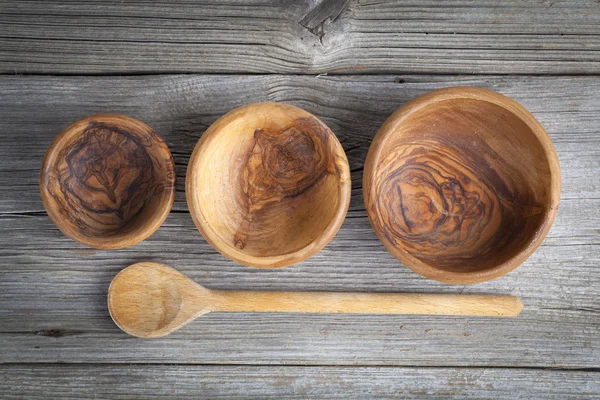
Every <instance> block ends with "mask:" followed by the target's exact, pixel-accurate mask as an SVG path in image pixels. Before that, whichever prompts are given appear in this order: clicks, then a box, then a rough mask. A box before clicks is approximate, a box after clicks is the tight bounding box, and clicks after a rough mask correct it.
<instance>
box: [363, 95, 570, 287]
mask: <svg viewBox="0 0 600 400" xmlns="http://www.w3.org/2000/svg"><path fill="white" fill-rule="evenodd" d="M363 187H364V200H365V206H366V209H367V212H368V215H369V219H370V221H371V224H372V225H373V228H374V229H375V232H376V233H377V235H378V236H379V238H380V240H381V241H382V242H383V244H384V245H385V247H386V248H387V249H388V251H390V252H391V253H392V254H393V255H394V256H395V257H396V258H397V259H398V260H399V261H400V262H402V263H403V264H404V265H406V266H407V267H409V268H411V269H412V270H414V271H415V272H418V273H420V274H421V275H423V276H426V277H429V278H433V279H436V280H439V281H443V282H449V283H463V284H465V283H474V282H481V281H485V280H489V279H493V278H496V277H499V276H501V275H504V274H506V273H507V272H509V271H511V270H513V269H514V268H516V267H517V266H519V265H520V264H521V263H522V262H523V261H525V259H527V257H529V256H530V255H531V254H532V253H533V252H534V251H535V249H536V248H537V247H538V246H539V245H540V244H541V243H542V241H543V239H544V238H545V236H546V234H547V233H548V231H549V229H550V226H551V225H552V222H553V221H554V218H555V216H556V212H557V210H558V203H559V198H560V187H561V182H560V168H559V164H558V158H557V156H556V152H555V150H554V147H553V145H552V142H551V141H550V139H549V137H548V134H547V133H546V131H545V130H544V128H543V127H542V126H541V125H540V123H539V122H537V120H536V119H535V118H534V117H533V116H532V115H531V114H530V113H529V112H528V111H527V110H525V108H523V107H522V106H521V105H519V104H518V103H516V102H515V101H513V100H511V99H509V98H507V97H504V96H502V95H501V94H499V93H496V92H493V91H491V90H487V89H480V88H474V87H454V88H448V89H441V90H437V91H433V92H430V93H426V94H424V95H422V96H420V97H418V98H416V99H414V100H413V101H410V102H409V103H407V104H405V105H404V106H403V107H401V108H400V109H399V110H397V111H396V112H395V113H394V114H392V116H390V117H389V119H388V120H387V121H386V122H385V123H384V124H383V126H382V127H381V128H380V130H379V132H378V133H377V135H376V136H375V139H374V140H373V143H372V145H371V147H370V150H369V154H368V156H367V160H366V163H365V171H364V176H363Z"/></svg>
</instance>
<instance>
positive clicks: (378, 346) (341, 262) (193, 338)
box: [0, 75, 600, 397]
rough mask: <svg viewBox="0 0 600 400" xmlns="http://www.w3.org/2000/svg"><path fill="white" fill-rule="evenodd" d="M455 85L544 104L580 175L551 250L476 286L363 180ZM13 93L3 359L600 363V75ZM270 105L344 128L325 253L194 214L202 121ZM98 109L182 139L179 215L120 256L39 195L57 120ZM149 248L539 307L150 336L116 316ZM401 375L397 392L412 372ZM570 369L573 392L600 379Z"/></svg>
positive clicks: (225, 285)
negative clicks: (374, 205)
mask: <svg viewBox="0 0 600 400" xmlns="http://www.w3.org/2000/svg"><path fill="white" fill-rule="evenodd" d="M456 85H463V86H464V85H467V86H480V87H487V88H490V89H493V90H495V91H498V92H500V93H502V94H505V95H507V96H509V97H511V98H514V99H515V100H517V101H518V102H519V103H521V104H522V105H523V106H525V107H526V108H527V109H528V110H530V111H531V112H532V113H533V114H534V116H535V117H536V119H538V120H539V121H540V123H541V124H542V125H543V126H544V127H545V128H546V129H547V130H548V132H549V135H550V137H551V139H552V141H553V143H554V145H555V147H556V150H557V153H558V155H559V159H560V162H561V167H562V173H563V191H562V196H561V205H560V208H559V212H558V215H557V219H556V222H555V223H554V225H553V226H552V229H551V230H550V232H549V234H548V236H547V238H546V240H545V241H544V243H543V244H542V246H541V247H540V248H539V249H538V250H537V251H536V253H534V255H533V256H532V257H531V258H529V259H528V260H527V261H526V262H525V263H524V264H523V265H522V266H521V267H520V268H517V269H516V270H514V271H512V272H510V273H509V274H507V275H505V276H503V277H502V278H500V279H496V280H493V281H488V282H484V283H479V284H475V285H470V286H451V285H447V284H442V283H436V282H433V281H431V280H427V279H423V278H422V277H420V276H419V275H417V274H415V273H413V272H412V271H410V270H409V269H407V268H404V267H402V266H401V265H399V264H398V262H397V260H396V259H395V258H394V257H393V256H391V255H390V254H389V253H388V252H387V251H386V250H385V248H384V247H383V245H382V244H381V243H380V242H379V240H378V238H377V237H376V235H375V233H374V232H373V229H372V228H371V226H370V224H369V221H368V218H367V214H366V211H365V209H364V205H363V200H362V193H361V178H362V172H363V168H362V167H363V164H364V161H365V157H366V154H367V150H368V148H369V144H370V143H371V141H372V139H373V136H374V135H375V132H376V131H377V129H378V127H380V126H381V125H382V124H383V123H384V121H385V119H386V118H387V117H388V116H389V115H390V114H391V113H392V112H393V111H394V110H395V109H397V108H398V106H400V105H401V104H403V103H404V102H406V101H408V100H410V99H411V98H413V97H415V96H417V95H420V94H422V93H425V92H427V91H429V90H433V89H438V88H442V87H447V86H456ZM0 93H2V95H1V96H0V128H1V129H0V187H2V188H3V190H2V191H0V225H1V226H2V229H0V242H1V243H2V244H3V245H2V246H0V265H1V268H0V304H1V307H0V348H1V349H2V351H1V352H0V361H1V362H4V363H26V362H32V363H39V362H50V363H56V362H64V363H123V364H129V363H175V364H182V363H183V364H186V365H185V366H173V370H175V369H178V370H180V371H184V370H185V369H186V368H197V367H193V366H192V365H190V364H194V363H202V364H224V363H226V364H270V365H273V366H274V367H273V368H279V367H281V365H282V364H286V365H290V368H294V367H293V365H299V364H301V365H314V364H320V365H327V364H336V365H361V364H364V365H386V366H388V368H389V366H407V367H411V366H427V368H425V369H421V370H420V371H426V370H428V369H429V368H431V367H435V366H448V367H451V366H463V367H466V366H472V367H486V366H493V367H502V366H505V367H507V366H510V367H533V368H555V369H560V368H563V369H564V368H569V369H571V368H592V369H593V368H599V367H600V365H599V363H598V360H600V343H599V338H600V335H599V332H600V324H599V319H598V310H600V296H599V295H598V289H597V288H599V287H600V269H598V268H597V265H600V236H599V235H598V232H597V230H598V229H599V227H600V190H599V189H600V185H599V184H598V179H597V176H598V173H597V172H598V171H600V131H599V127H600V124H598V115H599V109H598V104H600V81H599V80H598V78H597V77H527V76H521V77H517V76H485V77H481V76H446V75H439V76H437V75H434V76H406V75H402V76H343V77H342V76H340V77H332V76H322V77H318V78H317V77H311V76H193V75H190V76H132V77H44V76H28V77H22V76H3V77H0ZM255 101H280V102H289V103H292V104H295V105H297V106H300V107H302V108H303V109H306V110H308V111H309V112H311V113H313V114H315V115H317V116H318V117H319V118H321V119H322V120H323V121H324V122H325V123H327V125H328V126H329V127H331V128H332V130H333V131H334V132H335V133H336V135H337V136H338V137H339V139H340V142H341V143H342V145H343V146H344V148H345V150H346V154H347V157H348V160H349V163H350V168H351V171H352V182H353V191H352V199H351V205H350V212H349V214H348V217H347V218H346V220H345V222H344V224H343V226H342V228H341V229H340V231H339V232H338V234H337V235H336V237H335V238H334V239H333V240H332V241H331V242H330V244H329V245H328V246H326V247H325V248H324V249H323V250H322V251H321V252H319V253H318V254H317V255H315V256H314V257H311V258H310V259H308V260H306V261H304V262H302V263H300V264H298V265H296V266H293V267H289V268H284V269H279V270H263V269H254V268H248V267H245V266H242V265H238V264H236V263H233V262H231V261H229V260H228V259H226V258H225V257H222V256H221V255H220V254H218V253H217V252H216V251H214V250H213V249H212V247H211V246H210V245H208V244H207V243H206V242H205V241H204V240H203V239H202V237H201V236H200V235H199V234H198V231H197V229H196V227H195V226H194V223H193V221H192V219H191V217H190V215H189V214H188V213H187V206H186V201H185V196H184V191H183V189H184V185H183V182H184V178H185V171H186V166H187V164H188V159H189V156H190V154H191V151H192V149H193V148H194V145H195V144H196V142H197V141H198V139H199V138H200V136H201V134H202V132H203V131H204V130H205V129H207V128H208V127H209V126H210V125H211V124H212V123H213V122H214V121H215V120H216V119H218V118H219V117H220V116H221V115H223V114H224V113H226V112H227V111H229V110H231V109H233V108H236V107H239V106H242V105H243V104H245V103H249V102H255ZM94 112H122V113H126V114H128V115H132V116H134V117H136V118H138V119H140V120H143V121H145V122H147V123H148V124H149V125H150V126H152V127H153V128H154V129H155V130H156V131H157V132H159V133H160V135H161V136H162V137H163V138H164V139H165V141H166V142H167V143H168V145H169V148H170V149H171V150H172V153H173V156H174V159H175V162H176V165H177V171H178V175H179V176H178V178H179V179H178V181H179V183H178V191H177V198H176V201H175V204H174V212H172V213H171V214H170V216H169V217H168V218H167V220H166V221H165V224H163V226H162V227H161V228H160V229H159V230H158V231H157V232H156V233H155V234H154V235H152V236H151V237H150V238H149V239H148V240H145V241H144V242H141V243H139V244H138V245H136V246H132V247H130V248H127V249H124V250H119V251H117V252H114V251H97V250H93V249H85V248H83V247H81V246H80V245H78V244H77V243H74V242H73V241H71V240H70V239H69V238H67V237H65V236H64V235H63V234H62V233H61V232H59V231H58V230H57V229H56V227H55V226H54V225H53V224H52V222H51V221H50V219H49V218H48V217H47V216H46V215H45V213H44V211H43V206H42V203H41V200H40V198H39V192H38V182H37V178H38V177H37V174H38V172H39V164H40V160H41V159H42V158H43V155H44V152H45V150H46V148H47V147H48V145H49V144H50V143H51V141H52V139H53V138H54V136H55V135H56V132H58V131H60V130H61V129H62V128H63V127H64V126H67V125H68V124H69V123H70V122H72V121H75V120H77V119H79V118H81V117H83V116H85V115H89V114H91V113H94ZM148 259H150V260H153V261H157V262H162V263H166V264H170V265H176V266H177V269H178V270H179V271H181V272H182V273H184V274H185V275H186V276H189V277H190V278H192V279H194V280H195V281H197V282H198V283H200V284H202V285H203V286H205V287H208V288H211V289H224V290H285V291H309V290H318V291H357V292H373V291H375V292H414V293H433V292H439V293H449V294H450V293H456V294H458V293H461V292H462V293H463V294H478V293H490V294H498V295H502V294H509V295H515V296H519V297H520V298H522V300H523V303H524V304H525V306H526V308H525V310H524V311H523V313H522V314H521V315H520V316H519V318H517V319H501V320H497V319H488V318H484V319H483V320H482V319H477V318H468V317H443V318H439V317H437V318H432V317H427V316H415V315H413V316H348V315H336V316H322V315H289V314H288V315H281V314H279V315H272V314H235V315H231V314H223V313H214V314H208V315H206V316H204V317H203V319H202V322H201V323H198V324H195V325H193V326H189V327H186V328H183V329H182V330H180V331H178V332H176V333H174V334H173V335H171V336H169V337H166V338H162V339H156V340H153V341H143V340H142V341H140V340H137V339H135V338H130V337H128V336H127V335H126V334H124V333H122V332H121V331H120V330H119V329H118V328H117V327H116V326H115V325H114V323H113V321H112V320H111V319H110V316H109V314H108V310H107V306H106V293H107V290H108V287H109V284H110V282H111V279H112V278H113V277H114V276H115V274H117V273H118V271H120V270H121V269H122V268H123V267H124V266H126V265H129V264H132V263H135V262H138V261H141V260H148ZM73 304H77V308H76V309H75V308H74V307H73ZM123 367H124V368H126V366H125V365H123ZM7 368H15V366H14V364H11V365H10V367H9V366H7ZM52 368H58V367H57V366H56V365H53V366H52V367H51V369H52ZM199 368H201V367H199ZM243 368H246V367H243ZM384 369H385V368H384ZM409 370H410V369H409ZM461 370H462V368H461ZM492 370H496V369H495V368H493V369H492ZM242 371H243V369H242ZM415 371H416V369H415ZM473 371H477V372H473V376H475V375H477V374H478V373H479V371H481V369H479V368H474V369H473ZM511 371H514V369H510V370H507V373H508V375H507V378H506V380H504V381H502V382H508V381H510V377H511V376H513V375H511V374H514V373H515V372H511ZM557 372H560V371H557ZM240 373H241V374H243V372H240ZM561 373H562V372H561ZM173 374H176V373H175V372H174V373H173ZM487 374H490V372H488V373H487ZM564 374H565V375H561V377H563V376H567V375H568V374H573V376H576V374H577V373H576V372H564ZM589 374H597V373H595V372H589ZM482 376H483V377H485V376H487V375H486V374H483V375H482ZM586 376H587V375H586ZM592 376H595V375H592ZM157 379H158V378H157ZM382 379H384V378H382ZM490 379H491V380H492V381H493V378H490ZM540 379H542V378H540ZM582 379H583V378H582ZM389 380H390V382H389V383H388V385H391V386H390V387H394V386H393V385H394V384H397V383H398V382H400V381H401V380H398V379H394V378H393V377H390V378H389ZM564 381H565V386H564V387H563V389H562V390H565V391H567V390H569V389H568V388H569V387H570V388H571V390H576V389H578V388H585V387H586V386H585V385H586V384H588V383H581V384H580V385H576V383H571V385H573V386H571V385H567V383H566V382H570V381H567V378H564ZM583 381H585V382H592V381H591V380H589V379H588V378H585V379H583ZM583 381H582V382H583ZM38 382H39V381H38ZM475 382H479V381H478V380H476V381H475ZM73 383H74V384H82V385H83V384H84V383H82V380H79V379H77V378H73ZM557 383H559V382H558V381H557ZM31 384H32V385H35V382H32V383H31ZM492 384H493V383H492ZM131 385H132V384H125V385H124V387H127V386H129V387H131ZM506 385H508V383H506ZM524 385H526V384H524ZM496 386H497V388H496V390H500V386H502V385H501V384H500V383H499V384H498V385H496ZM315 387H318V386H315ZM550 387H554V386H550ZM538 388H539V389H541V388H542V386H541V385H540V386H536V385H533V386H530V389H529V390H534V389H538ZM21 390H25V388H22V389H21ZM222 390H225V389H222ZM549 390H550V389H549ZM17 392H18V390H17ZM524 393H525V395H524V396H526V393H527V392H524ZM575 393H579V392H575ZM507 396H508V395H507ZM80 397H81V396H80ZM225 397H226V396H225ZM357 397H360V396H357ZM474 397H477V396H476V395H475V396H474ZM480 397H483V395H482V396H480ZM488 397H494V394H491V393H490V394H489V395H488ZM513 397H514V396H513ZM530 397H536V396H535V395H532V396H530Z"/></svg>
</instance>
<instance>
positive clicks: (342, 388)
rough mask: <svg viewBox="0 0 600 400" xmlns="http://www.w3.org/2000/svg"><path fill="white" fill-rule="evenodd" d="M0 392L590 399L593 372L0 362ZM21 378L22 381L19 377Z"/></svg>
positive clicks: (594, 389) (594, 393) (9, 395)
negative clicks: (16, 363)
mask: <svg viewBox="0 0 600 400" xmlns="http://www.w3.org/2000/svg"><path fill="white" fill-rule="evenodd" d="M0 376H1V377H3V379H2V380H0V390H1V391H2V394H3V397H4V398H5V399H21V398H23V397H27V398H28V399H44V400H47V399H81V398H97V399H98V398H102V399H104V398H111V399H138V398H145V399H154V398H165V399H181V398H210V399H227V400H234V399H281V398H286V399H300V400H305V399H360V400H363V399H365V398H369V399H423V398H428V399H455V398H460V399H477V400H480V399H491V398H493V399H502V400H513V399H514V398H515V397H518V396H522V397H528V398H535V399H539V400H549V399H573V400H581V399H592V398H597V397H598V393H599V391H600V384H599V383H598V380H597V379H596V378H597V376H598V374H597V373H594V372H591V371H587V372H586V371H557V370H551V369H519V368H510V369H509V368H391V367H350V368H348V367H306V366H289V367H285V366H227V365H220V366H198V365H64V364H63V365H57V364H53V365H5V366H2V365H0ZM24 381H25V382H27V383H28V384H27V385H23V382H24Z"/></svg>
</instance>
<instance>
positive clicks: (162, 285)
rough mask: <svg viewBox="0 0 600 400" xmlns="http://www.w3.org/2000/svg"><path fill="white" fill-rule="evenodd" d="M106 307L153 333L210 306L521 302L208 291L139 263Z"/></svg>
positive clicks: (483, 311) (498, 310)
mask: <svg viewBox="0 0 600 400" xmlns="http://www.w3.org/2000/svg"><path fill="white" fill-rule="evenodd" d="M108 309H109V310H110V315H111V317H112V319H113V320H114V321H115V323H116V324H117V326H119V328H121V329H122V330H123V331H125V332H127V333H129V334H130V335H133V336H138V337H142V338H156V337H162V336H166V335H168V334H170V333H171V332H173V331H176V330H177V329H179V328H181V327H182V326H184V325H186V324H187V323H189V322H191V321H192V320H194V319H195V318H197V317H199V316H201V315H203V314H206V313H209V312H211V311H220V312H223V311H224V312H300V313H357V314H429V315H479V316H494V317H513V316H517V315H518V314H519V313H520V312H521V310H522V309H523V303H521V301H520V300H519V298H518V297H515V296H485V295H457V294H408V293H339V292H259V291H242V290H211V289H207V288H204V287H202V286H200V285H198V284H197V283H196V282H194V281H192V280H191V279H189V278H187V277H185V276H184V275H182V274H180V273H179V272H177V271H176V270H175V269H173V268H171V267H169V266H167V265H164V264H158V263H154V262H142V263H137V264H133V265H130V266H129V267H127V268H125V269H124V270H123V271H121V272H119V273H118V274H117V276H116V277H115V278H114V279H113V281H112V283H111V285H110V288H109V290H108Z"/></svg>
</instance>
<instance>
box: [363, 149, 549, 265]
mask: <svg viewBox="0 0 600 400" xmlns="http://www.w3.org/2000/svg"><path fill="white" fill-rule="evenodd" d="M470 165H473V161H472V159H471V158H470V157H468V156H467V155H466V154H464V153H463V152H462V151H460V150H459V149H457V148H454V147H452V146H448V145H441V144H440V143H439V142H434V141H426V140H424V141H413V142H410V143H406V144H403V145H401V146H398V147H397V148H396V149H395V151H393V152H390V153H389V154H388V155H387V157H386V158H385V159H384V160H383V161H382V164H381V167H380V168H381V170H380V171H381V179H380V180H379V181H378V184H377V186H376V190H377V192H378V193H380V197H379V201H378V202H377V203H376V205H375V208H376V212H377V214H378V217H379V219H378V220H379V221H380V222H381V226H380V228H381V230H382V231H383V232H385V235H386V236H387V238H388V240H390V241H391V242H392V243H395V244H396V245H400V244H402V246H403V247H404V248H405V249H406V250H407V251H408V252H410V253H412V254H413V255H414V256H416V257H418V258H419V259H421V260H429V261H435V262H436V265H438V266H452V265H456V264H460V263H462V264H463V265H468V264H469V263H468V262H469V261H470V260H479V261H480V260H481V259H482V258H485V257H486V256H487V255H489V254H490V253H492V252H493V251H494V250H495V249H497V248H502V247H504V246H505V245H506V243H508V242H509V241H510V240H511V239H512V237H511V232H514V231H515V230H514V229H511V230H510V231H505V228H506V227H514V226H515V225H517V224H518V223H519V220H518V217H519V216H520V215H518V213H522V212H523V211H524V210H523V209H518V210H517V208H516V207H515V205H514V204H512V203H511V201H510V200H509V199H508V198H505V197H504V196H502V195H501V194H500V193H499V192H497V191H496V190H494V189H493V188H492V186H491V185H490V183H489V182H488V180H487V179H486V178H485V177H483V176H482V175H481V174H480V173H478V172H477V170H475V169H473V168H472V167H470ZM498 179H499V178H498ZM495 185H498V182H495ZM504 186H505V185H504ZM540 212H541V208H540V207H530V208H529V214H531V213H540ZM521 216H522V215H521Z"/></svg>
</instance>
